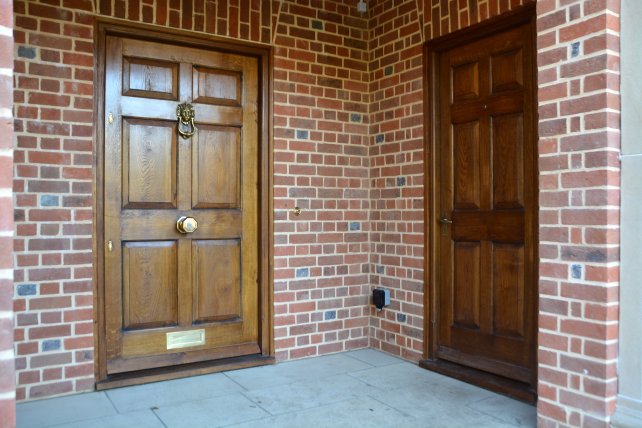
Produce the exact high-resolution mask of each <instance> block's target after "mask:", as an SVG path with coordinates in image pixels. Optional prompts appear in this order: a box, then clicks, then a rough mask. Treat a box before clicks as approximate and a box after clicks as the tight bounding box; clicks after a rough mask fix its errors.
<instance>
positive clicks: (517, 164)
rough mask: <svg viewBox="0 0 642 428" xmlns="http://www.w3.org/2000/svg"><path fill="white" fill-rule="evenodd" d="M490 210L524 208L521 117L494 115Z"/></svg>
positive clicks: (520, 115) (522, 127) (522, 124)
mask: <svg viewBox="0 0 642 428" xmlns="http://www.w3.org/2000/svg"><path fill="white" fill-rule="evenodd" d="M491 120H492V132H493V135H492V141H493V143H494V144H493V208H494V209H495V210H501V209H521V208H523V207H524V162H523V159H524V141H523V140H524V120H523V115H522V114H521V113H519V114H509V115H501V116H494V117H492V118H491Z"/></svg>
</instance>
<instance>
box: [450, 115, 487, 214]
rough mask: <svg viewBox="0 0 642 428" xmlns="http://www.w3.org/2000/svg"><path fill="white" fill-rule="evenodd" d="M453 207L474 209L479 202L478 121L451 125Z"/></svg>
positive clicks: (478, 206) (478, 205)
mask: <svg viewBox="0 0 642 428" xmlns="http://www.w3.org/2000/svg"><path fill="white" fill-rule="evenodd" d="M452 133H453V142H452V145H453V152H454V153H453V162H454V165H453V177H454V208H455V209H456V210H475V209H479V208H480V204H481V193H480V191H481V188H480V183H481V175H480V174H481V170H480V168H479V162H480V156H481V153H480V144H479V123H478V122H469V123H462V124H457V125H453V131H452Z"/></svg>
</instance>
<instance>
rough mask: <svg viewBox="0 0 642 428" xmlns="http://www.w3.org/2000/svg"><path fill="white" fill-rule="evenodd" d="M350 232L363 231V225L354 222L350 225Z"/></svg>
mask: <svg viewBox="0 0 642 428" xmlns="http://www.w3.org/2000/svg"><path fill="white" fill-rule="evenodd" d="M350 230H361V223H359V222H358V221H353V222H351V223H350Z"/></svg>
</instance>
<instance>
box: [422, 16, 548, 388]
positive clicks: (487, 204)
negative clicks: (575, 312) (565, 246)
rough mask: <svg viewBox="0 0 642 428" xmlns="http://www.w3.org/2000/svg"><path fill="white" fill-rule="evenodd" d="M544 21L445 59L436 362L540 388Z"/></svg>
mask: <svg viewBox="0 0 642 428" xmlns="http://www.w3.org/2000/svg"><path fill="white" fill-rule="evenodd" d="M533 34H534V31H533V27H532V22H531V21H530V20H527V22H526V23H522V24H520V25H511V26H509V27H508V28H506V29H502V30H500V31H497V30H495V31H492V29H488V28H486V33H485V34H482V35H481V37H480V36H479V35H478V36H477V37H472V38H468V39H465V40H464V41H463V43H457V39H456V38H455V37H453V38H451V39H450V40H449V43H450V45H448V46H447V47H446V48H444V49H443V50H441V51H438V52H435V53H434V54H433V59H434V66H435V67H434V68H433V70H434V73H435V79H436V82H438V83H437V84H436V85H433V90H434V104H433V105H434V107H435V115H434V118H435V120H434V126H436V127H437V128H436V129H435V140H434V141H435V159H434V171H435V172H434V176H435V186H436V188H435V193H434V196H435V200H434V202H433V203H434V209H433V213H434V214H433V221H434V222H433V227H434V229H433V232H434V233H433V236H434V239H433V249H434V252H435V259H434V261H435V263H434V265H433V269H434V270H435V277H434V280H435V288H434V294H433V297H434V299H435V303H436V305H435V308H436V310H435V313H433V314H432V317H433V319H434V321H435V328H434V330H433V338H434V348H433V350H432V351H433V352H432V358H433V359H436V360H441V361H447V362H450V363H455V364H457V365H460V366H462V367H466V368H473V369H476V370H479V371H482V372H487V373H492V374H494V375H499V376H501V377H504V378H508V379H511V380H514V381H518V382H522V383H525V384H532V382H533V381H534V373H535V366H536V358H535V355H536V354H535V347H536V330H535V326H536V314H537V311H536V308H537V300H536V299H537V291H536V287H537V283H536V272H537V259H536V244H537V241H536V236H537V235H536V233H537V216H536V214H537V199H536V196H537V194H536V183H537V170H536V151H535V150H536V149H535V141H536V137H535V134H534V129H535V123H536V115H535V109H534V106H535V103H534V96H535V93H536V92H535V79H534V71H533V70H534V63H533V61H534V49H533V46H534V38H533Z"/></svg>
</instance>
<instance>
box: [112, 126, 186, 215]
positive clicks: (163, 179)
mask: <svg viewBox="0 0 642 428" xmlns="http://www.w3.org/2000/svg"><path fill="white" fill-rule="evenodd" d="M122 153H123V163H122V165H123V174H122V180H123V207H124V208H137V209H141V208H175V207H176V126H175V123H172V122H168V121H161V120H153V119H133V118H126V119H125V120H124V121H123V149H122Z"/></svg>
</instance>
